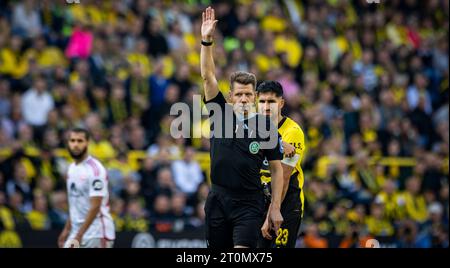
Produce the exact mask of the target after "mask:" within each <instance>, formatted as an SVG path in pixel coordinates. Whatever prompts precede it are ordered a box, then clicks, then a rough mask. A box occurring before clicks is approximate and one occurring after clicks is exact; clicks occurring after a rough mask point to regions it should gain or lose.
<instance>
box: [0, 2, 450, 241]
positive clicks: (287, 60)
mask: <svg viewBox="0 0 450 268" xmlns="http://www.w3.org/2000/svg"><path fill="white" fill-rule="evenodd" d="M368 2H369V1H365V0H338V1H337V0H298V1H295V0H283V1H268V0H265V1H264V0H263V1H249V0H236V1H234V2H232V1H209V0H188V1H175V0H172V1H170V0H155V1H153V0H152V1H146V0H123V1H100V0H80V4H76V3H72V4H70V3H64V1H50V0H42V1H34V0H24V1H0V233H1V231H2V230H17V231H18V232H20V231H21V230H26V229H32V230H49V229H61V228H62V227H63V225H64V223H65V220H66V219H67V196H66V189H65V185H64V176H65V171H66V169H67V165H68V163H69V162H68V158H67V157H66V156H67V155H64V153H61V150H59V151H58V150H57V149H60V148H64V146H65V145H64V137H65V133H66V131H67V130H68V129H69V128H70V127H72V126H84V127H86V128H88V129H89V131H90V132H91V133H92V140H91V144H90V152H91V154H92V155H93V156H95V157H98V158H99V159H101V160H102V161H103V163H105V164H106V166H107V167H108V172H109V182H110V185H111V193H112V196H111V205H110V206H111V211H112V214H113V217H114V220H115V224H116V230H117V231H118V232H121V231H148V230H151V229H152V230H157V231H159V232H172V231H177V230H183V229H187V228H197V227H201V226H202V225H203V219H204V212H203V204H204V201H205V198H206V196H207V194H208V191H209V186H208V179H207V177H208V172H206V170H205V169H204V168H201V166H200V163H199V162H198V161H196V159H198V158H197V156H198V155H200V154H207V152H208V151H209V141H208V139H207V138H198V139H194V138H192V139H181V138H180V139H174V138H172V137H171V136H170V123H171V121H172V120H173V119H174V118H175V117H174V116H171V115H170V114H169V111H170V107H171V105H172V104H173V103H176V102H184V103H187V104H188V105H189V106H190V107H192V105H193V100H192V96H193V95H195V94H201V93H202V88H201V87H200V85H201V77H200V73H199V67H200V63H199V59H200V57H199V52H200V49H199V48H200V36H199V29H200V23H201V15H200V12H201V10H202V9H203V8H204V7H205V6H206V5H209V4H212V5H214V7H215V9H216V12H217V13H216V17H218V19H219V24H218V28H219V29H218V30H219V31H218V34H217V36H216V37H215V50H216V52H215V53H216V56H215V59H216V71H217V77H218V79H220V80H219V87H220V89H221V91H223V92H224V93H225V94H226V93H227V92H228V90H229V89H228V77H229V74H230V72H232V71H235V70H245V71H250V72H253V73H255V74H256V76H257V78H258V80H259V81H262V80H265V79H272V80H278V81H279V82H280V83H281V84H282V85H283V87H284V93H285V99H286V107H285V114H286V115H288V116H290V117H291V118H292V119H294V120H295V121H296V122H298V123H299V124H300V126H301V127H302V128H303V131H304V132H305V138H306V141H307V148H308V150H307V153H306V156H305V158H304V162H303V169H304V171H305V186H304V191H305V197H306V205H305V208H306V211H305V213H304V220H303V223H302V228H301V231H302V237H301V239H299V241H298V246H299V247H330V246H339V247H357V246H359V245H360V243H361V241H363V240H364V239H366V238H367V237H383V236H385V237H393V241H394V242H393V243H395V245H396V246H398V247H448V215H449V208H448V203H449V201H448V195H449V191H448V178H449V166H448V163H449V133H448V131H449V102H448V99H449V96H448V92H449V90H448V82H449V72H448V40H447V39H448V30H449V29H448V26H449V25H448V19H449V2H448V1H440V0H430V1H418V0H405V1H400V0H390V1H383V0H381V3H380V4H376V3H372V4H369V3H368ZM205 126H206V127H205ZM207 128H208V126H207V125H206V124H205V123H204V124H199V125H194V126H193V127H192V131H202V129H207ZM133 152H141V153H142V157H140V158H139V161H138V162H137V163H136V164H133V163H130V154H131V153H133ZM330 235H334V236H339V237H342V239H341V240H339V243H338V244H335V245H332V244H331V243H330V242H329V241H328V240H327V239H326V238H327V237H328V236H330Z"/></svg>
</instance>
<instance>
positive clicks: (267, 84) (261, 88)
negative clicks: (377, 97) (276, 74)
mask: <svg viewBox="0 0 450 268" xmlns="http://www.w3.org/2000/svg"><path fill="white" fill-rule="evenodd" d="M256 91H257V92H258V94H259V93H271V92H272V93H275V96H277V97H283V86H281V84H280V83H279V82H278V81H264V82H261V83H260V84H259V85H258V87H257V88H256Z"/></svg>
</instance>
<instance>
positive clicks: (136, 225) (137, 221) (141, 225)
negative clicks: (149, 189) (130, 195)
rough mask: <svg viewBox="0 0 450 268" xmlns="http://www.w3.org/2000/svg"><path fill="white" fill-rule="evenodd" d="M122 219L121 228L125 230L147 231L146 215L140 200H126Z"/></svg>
mask: <svg viewBox="0 0 450 268" xmlns="http://www.w3.org/2000/svg"><path fill="white" fill-rule="evenodd" d="M124 220H125V222H124V229H123V230H125V231H135V232H147V231H148V226H149V224H148V221H147V215H146V213H145V211H144V209H143V207H142V205H141V202H140V201H139V200H137V199H131V200H129V201H128V204H127V207H126V212H125V216H124Z"/></svg>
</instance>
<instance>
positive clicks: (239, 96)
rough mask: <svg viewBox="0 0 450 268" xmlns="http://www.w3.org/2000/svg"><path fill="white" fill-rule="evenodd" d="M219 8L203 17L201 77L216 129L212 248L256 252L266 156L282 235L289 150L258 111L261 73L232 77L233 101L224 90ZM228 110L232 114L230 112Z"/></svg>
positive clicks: (274, 219) (274, 217)
mask: <svg viewBox="0 0 450 268" xmlns="http://www.w3.org/2000/svg"><path fill="white" fill-rule="evenodd" d="M217 22H218V21H217V20H215V15H214V9H212V8H211V7H208V8H207V9H206V10H205V11H204V12H203V14H202V27H201V33H202V46H201V52H200V61H201V75H202V78H203V86H204V89H205V98H204V101H205V103H206V107H207V109H208V111H209V113H210V120H211V121H212V122H213V123H212V125H211V132H212V136H211V140H210V141H211V153H210V155H211V181H212V186H211V192H210V194H209V195H208V199H207V201H206V204H205V214H206V219H205V220H206V240H207V245H208V247H209V248H232V247H235V248H246V247H250V248H255V247H256V246H257V241H258V237H259V232H260V228H261V226H262V224H263V221H264V193H263V189H262V185H261V183H260V176H259V171H260V167H261V163H262V161H263V160H264V158H265V157H266V158H267V159H268V160H269V165H270V170H271V174H272V202H271V208H270V210H269V224H270V226H271V228H272V229H273V230H274V231H275V232H277V231H278V229H279V228H280V225H281V223H282V222H283V217H282V216H281V213H280V202H281V194H282V188H283V181H282V179H283V178H282V176H283V175H282V173H283V170H282V166H281V161H280V160H281V159H282V158H283V148H282V144H281V139H280V138H279V137H278V132H277V128H276V126H274V125H273V123H272V122H271V121H270V118H268V117H266V116H263V115H259V114H256V113H254V112H253V113H252V108H253V110H255V109H254V106H255V99H256V91H255V87H256V78H255V75H253V74H251V73H247V72H235V73H233V74H232V75H231V77H230V96H229V98H230V103H231V104H233V105H228V104H227V103H226V100H225V98H224V96H223V94H222V93H221V92H220V91H219V89H218V85H217V79H216V77H215V66H214V60H213V47H212V44H213V34H214V30H215V27H216V24H217ZM227 111H228V112H227Z"/></svg>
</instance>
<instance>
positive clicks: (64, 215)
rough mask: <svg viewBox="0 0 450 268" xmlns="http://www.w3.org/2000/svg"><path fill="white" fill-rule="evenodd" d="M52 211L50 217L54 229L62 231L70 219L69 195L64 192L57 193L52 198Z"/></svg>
mask: <svg viewBox="0 0 450 268" xmlns="http://www.w3.org/2000/svg"><path fill="white" fill-rule="evenodd" d="M50 203H51V209H50V211H49V213H48V216H49V218H50V221H51V225H52V228H53V229H57V230H62V229H63V228H64V225H65V224H66V221H67V219H68V217H69V214H68V207H67V195H66V192H65V191H64V190H61V191H56V192H54V193H53V194H52V195H51V196H50Z"/></svg>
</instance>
